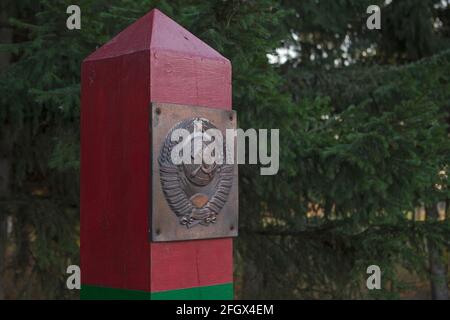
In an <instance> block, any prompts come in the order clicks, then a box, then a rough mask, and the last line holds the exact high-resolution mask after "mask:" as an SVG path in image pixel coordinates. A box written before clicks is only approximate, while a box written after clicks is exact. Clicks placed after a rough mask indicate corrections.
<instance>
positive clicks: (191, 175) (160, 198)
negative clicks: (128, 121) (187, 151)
mask: <svg viewBox="0 0 450 320" xmlns="http://www.w3.org/2000/svg"><path fill="white" fill-rule="evenodd" d="M194 121H196V122H194ZM198 121H201V124H202V128H203V129H204V130H205V129H209V128H217V129H219V130H220V131H221V133H222V136H223V141H224V144H225V143H226V131H225V130H226V129H235V128H236V112H235V111H229V110H218V109H211V108H204V107H197V106H187V105H176V104H166V103H152V105H151V130H150V134H151V141H152V160H151V172H152V195H151V199H152V208H151V212H150V219H151V223H150V226H151V230H150V233H151V240H152V241H155V242H159V241H179V240H192V239H208V238H223V237H235V236H237V234H238V231H237V226H238V167H237V165H236V141H234V142H235V143H234V151H235V152H234V158H235V159H234V162H233V163H234V164H226V163H224V164H213V165H207V164H204V163H202V164H201V165H195V164H191V165H189V164H181V165H175V164H174V163H173V162H172V160H171V157H170V154H171V150H172V148H173V147H174V145H175V144H177V143H178V142H172V141H171V133H172V132H173V130H175V129H180V128H183V129H186V130H188V131H189V132H190V133H192V132H193V131H194V125H195V124H194V123H198ZM234 139H236V138H234ZM224 154H226V152H225V151H224Z"/></svg>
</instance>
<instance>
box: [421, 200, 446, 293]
mask: <svg viewBox="0 0 450 320" xmlns="http://www.w3.org/2000/svg"><path fill="white" fill-rule="evenodd" d="M426 210H427V220H431V221H437V220H438V219H439V211H438V209H437V206H436V205H434V206H431V207H428V208H426ZM444 256H445V252H444V250H443V249H442V248H439V246H438V245H437V244H436V243H434V242H433V241H432V240H430V239H428V258H429V264H430V286H431V298H432V299H433V300H448V285H447V281H448V266H447V263H446V262H445V261H444Z"/></svg>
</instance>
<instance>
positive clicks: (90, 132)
mask: <svg viewBox="0 0 450 320" xmlns="http://www.w3.org/2000/svg"><path fill="white" fill-rule="evenodd" d="M81 101H82V102H81V103H82V106H81V253H80V255H81V270H82V283H83V284H87V285H98V286H103V287H111V288H122V289H130V290H143V291H148V292H159V291H166V290H174V289H183V288H193V287H198V286H209V285H216V284H224V283H231V282H232V279H233V259H232V239H214V240H197V241H183V242H171V243H150V242H149V240H148V230H149V227H150V226H149V222H148V212H149V210H150V208H151V203H150V196H149V195H150V194H151V190H150V181H151V179H150V178H151V177H150V170H149V166H150V163H151V162H150V150H149V146H150V139H149V134H148V132H149V128H150V126H149V105H150V101H152V102H163V103H179V104H188V105H201V106H206V107H211V108H218V109H226V110H230V109H231V64H230V62H229V61H228V60H227V59H226V58H224V57H222V56H221V55H220V54H219V53H217V52H216V51H215V50H213V49H212V48H210V47H209V46H208V45H206V44H205V43H203V42H202V41H201V40H199V39H198V38H196V37H195V36H194V35H192V34H191V33H189V32H188V31H187V30H185V29H184V28H182V27H180V26H179V25H178V24H176V23H175V22H174V21H172V20H171V19H169V18H168V17H166V16H165V15H163V14H162V13H161V12H160V11H158V10H152V11H151V12H150V13H148V14H147V15H146V16H144V17H142V18H141V19H139V20H138V21H136V22H135V23H134V24H133V25H131V26H130V27H128V28H127V29H125V30H124V31H122V32H121V33H120V34H119V35H117V36H116V37H115V38H113V39H112V40H111V41H110V42H108V43H107V44H105V45H104V46H103V47H101V48H100V49H98V50H97V51H96V52H94V53H93V54H91V55H90V56H89V57H88V58H87V59H85V61H84V62H83V65H82V98H81ZM150 147H151V146H150Z"/></svg>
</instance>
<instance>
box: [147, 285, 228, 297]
mask: <svg viewBox="0 0 450 320" xmlns="http://www.w3.org/2000/svg"><path fill="white" fill-rule="evenodd" d="M233 297H234V294H233V283H225V284H217V285H214V286H205V287H195V288H188V289H178V290H169V291H160V292H152V293H151V299H153V300H233Z"/></svg>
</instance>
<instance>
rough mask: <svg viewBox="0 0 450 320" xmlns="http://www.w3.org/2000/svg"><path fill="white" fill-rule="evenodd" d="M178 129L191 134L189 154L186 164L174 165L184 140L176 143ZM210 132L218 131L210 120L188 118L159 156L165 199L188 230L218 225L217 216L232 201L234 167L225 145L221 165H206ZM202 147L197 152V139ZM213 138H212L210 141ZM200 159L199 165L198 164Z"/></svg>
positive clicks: (169, 138) (170, 132) (188, 138)
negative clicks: (230, 196) (229, 161)
mask: <svg viewBox="0 0 450 320" xmlns="http://www.w3.org/2000/svg"><path fill="white" fill-rule="evenodd" d="M177 129H185V130H186V132H187V133H189V135H188V137H187V139H186V141H185V143H188V144H189V145H188V149H189V155H188V161H186V163H181V164H179V165H176V164H174V163H173V160H172V154H173V152H172V151H173V147H174V146H175V145H176V144H177V143H183V141H173V138H172V133H173V132H174V130H177ZM209 129H217V128H216V127H215V126H214V125H213V124H212V123H211V122H210V121H209V120H208V119H203V118H193V119H187V120H185V121H182V122H180V123H178V124H177V125H175V126H174V127H173V128H172V129H171V130H170V131H169V133H168V135H167V137H166V139H165V142H164V146H163V147H162V148H161V154H160V156H159V160H158V162H159V173H160V180H161V185H162V190H163V192H164V196H165V198H166V200H167V202H168V204H169V206H170V208H171V209H172V211H173V212H174V213H175V215H176V216H177V217H178V218H179V220H180V224H182V225H184V226H186V227H187V228H192V227H195V226H197V225H199V224H200V225H203V226H209V225H210V224H213V223H215V222H216V220H217V219H216V217H217V215H218V214H219V213H220V211H221V210H222V208H223V206H224V205H225V203H226V202H227V200H228V195H229V193H230V190H231V185H232V183H233V166H232V165H227V164H226V159H225V155H226V149H225V144H223V146H220V147H221V148H222V149H223V150H222V155H223V156H222V157H221V161H220V163H217V162H213V163H210V164H208V163H206V162H205V161H204V159H203V156H202V154H199V153H201V152H203V151H204V150H205V148H206V147H207V142H205V140H204V139H202V136H204V135H207V134H208V133H207V132H208V130H209ZM196 138H197V139H199V140H200V141H199V143H200V144H201V146H200V148H197V149H198V150H195V143H194V142H195V139H196ZM208 140H209V141H211V140H212V139H211V138H210V137H209V139H207V141H208ZM196 159H200V162H199V163H197V164H196V163H195V160H196Z"/></svg>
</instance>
